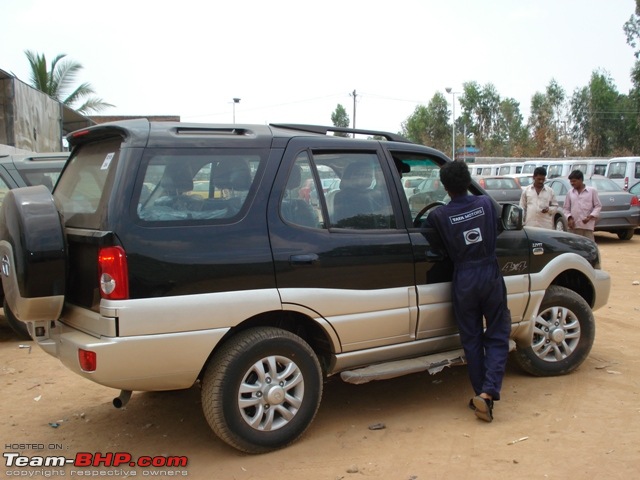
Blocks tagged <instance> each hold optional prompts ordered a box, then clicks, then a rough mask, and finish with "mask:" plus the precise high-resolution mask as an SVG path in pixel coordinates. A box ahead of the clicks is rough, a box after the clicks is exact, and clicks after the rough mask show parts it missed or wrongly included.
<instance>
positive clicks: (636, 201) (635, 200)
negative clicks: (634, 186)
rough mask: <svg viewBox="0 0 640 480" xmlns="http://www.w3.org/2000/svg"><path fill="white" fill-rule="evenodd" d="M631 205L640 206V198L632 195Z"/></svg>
mask: <svg viewBox="0 0 640 480" xmlns="http://www.w3.org/2000/svg"><path fill="white" fill-rule="evenodd" d="M631 206H632V207H640V200H639V199H638V197H637V196H636V195H634V196H633V197H631Z"/></svg>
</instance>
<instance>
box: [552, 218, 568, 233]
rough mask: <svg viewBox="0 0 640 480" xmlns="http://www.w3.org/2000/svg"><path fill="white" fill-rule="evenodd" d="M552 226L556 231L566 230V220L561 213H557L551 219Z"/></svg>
mask: <svg viewBox="0 0 640 480" xmlns="http://www.w3.org/2000/svg"><path fill="white" fill-rule="evenodd" d="M553 228H555V229H556V231H558V232H566V231H567V229H568V227H567V221H566V220H565V218H564V217H563V216H562V215H558V216H557V217H556V219H555V220H554V221H553Z"/></svg>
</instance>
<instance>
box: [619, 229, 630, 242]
mask: <svg viewBox="0 0 640 480" xmlns="http://www.w3.org/2000/svg"><path fill="white" fill-rule="evenodd" d="M633 234H634V229H633V228H629V229H628V230H618V231H617V232H616V235H618V238H619V239H620V240H631V239H632V238H633Z"/></svg>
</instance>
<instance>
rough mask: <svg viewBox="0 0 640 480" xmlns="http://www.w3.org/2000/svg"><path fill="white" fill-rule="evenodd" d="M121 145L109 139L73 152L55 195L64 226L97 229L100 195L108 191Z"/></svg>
mask: <svg viewBox="0 0 640 480" xmlns="http://www.w3.org/2000/svg"><path fill="white" fill-rule="evenodd" d="M121 142H122V139H121V138H119V137H118V138H112V139H108V140H103V141H98V142H92V143H88V144H86V145H82V146H80V147H78V148H77V149H76V150H74V154H73V156H72V157H71V158H70V160H69V161H68V163H67V166H66V169H65V170H64V175H61V176H60V178H59V180H58V184H57V185H56V189H55V192H54V198H55V199H56V202H57V203H58V208H59V210H60V211H61V212H62V214H63V216H64V219H65V224H66V225H67V226H71V227H80V228H99V227H100V220H101V217H102V215H101V213H102V210H101V209H100V205H101V203H102V201H103V198H102V197H103V192H105V191H108V189H107V188H106V185H107V184H108V182H110V181H112V180H111V179H112V178H113V175H114V173H113V172H115V168H116V163H117V161H118V158H119V149H120V144H121Z"/></svg>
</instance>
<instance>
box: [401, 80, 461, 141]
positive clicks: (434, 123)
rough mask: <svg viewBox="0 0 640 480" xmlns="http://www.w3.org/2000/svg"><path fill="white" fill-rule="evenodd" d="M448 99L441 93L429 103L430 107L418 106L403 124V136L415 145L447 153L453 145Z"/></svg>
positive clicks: (437, 93) (436, 94)
mask: <svg viewBox="0 0 640 480" xmlns="http://www.w3.org/2000/svg"><path fill="white" fill-rule="evenodd" d="M449 117H450V113H449V107H448V104H447V99H446V98H445V97H444V95H443V94H442V93H440V92H436V93H435V95H434V96H433V97H432V98H431V100H430V101H429V105H427V106H426V107H425V106H424V105H418V106H417V107H416V108H415V110H414V111H413V114H411V115H410V116H409V117H408V118H407V119H406V120H405V121H404V122H403V123H402V135H404V136H405V137H407V138H408V139H409V140H411V141H412V142H415V143H421V144H422V145H428V146H430V147H433V148H436V149H438V150H442V151H446V149H448V148H449V145H450V144H451V125H450V124H449Z"/></svg>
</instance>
